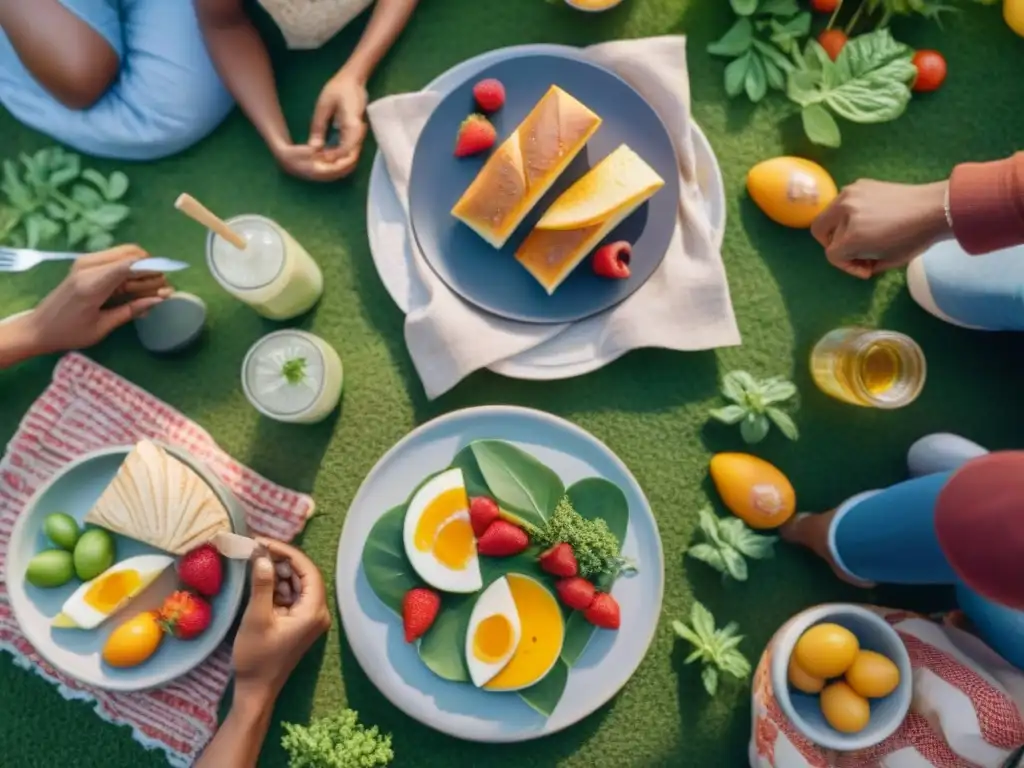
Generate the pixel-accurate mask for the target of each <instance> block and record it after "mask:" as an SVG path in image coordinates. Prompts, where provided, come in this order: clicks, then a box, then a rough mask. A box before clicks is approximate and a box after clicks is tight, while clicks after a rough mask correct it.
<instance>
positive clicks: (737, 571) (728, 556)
mask: <svg viewBox="0 0 1024 768" xmlns="http://www.w3.org/2000/svg"><path fill="white" fill-rule="evenodd" d="M721 554H722V560H724V561H725V568H726V571H727V572H728V574H729V575H730V576H732V577H733V578H734V579H736V581H746V580H747V561H746V560H744V559H743V555H741V554H740V553H739V552H737V551H736V550H735V549H733V548H732V547H728V546H726V547H722V549H721Z"/></svg>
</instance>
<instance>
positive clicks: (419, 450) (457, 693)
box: [336, 406, 665, 742]
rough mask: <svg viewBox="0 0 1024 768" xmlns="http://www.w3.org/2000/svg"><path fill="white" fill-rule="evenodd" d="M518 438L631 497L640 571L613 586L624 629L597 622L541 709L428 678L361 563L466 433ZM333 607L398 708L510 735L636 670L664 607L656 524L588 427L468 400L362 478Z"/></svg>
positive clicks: (481, 733)
mask: <svg viewBox="0 0 1024 768" xmlns="http://www.w3.org/2000/svg"><path fill="white" fill-rule="evenodd" d="M486 438H493V439H499V440H507V441H509V442H511V443H515V444H516V445H518V446H520V447H521V448H522V449H523V450H525V451H528V452H529V453H531V454H532V455H534V456H536V457H537V458H538V459H539V460H540V461H542V462H543V463H544V464H546V465H547V466H549V467H551V469H553V470H554V471H555V472H556V473H558V475H559V477H561V478H562V481H563V482H564V483H565V484H566V486H568V485H571V484H572V483H574V482H575V481H577V480H580V479H582V478H584V477H594V476H599V477H603V478H606V479H607V480H610V481H611V482H613V483H615V484H616V485H617V486H619V487H620V488H621V489H622V490H623V492H624V493H625V494H626V499H627V501H628V503H629V528H628V529H627V534H626V540H625V542H623V554H624V555H625V556H626V557H630V558H633V559H634V560H636V562H637V563H638V565H639V572H638V573H637V574H636V575H633V576H630V577H624V578H620V579H619V580H618V581H617V582H616V583H615V586H614V588H613V590H612V592H613V594H614V595H615V598H616V599H617V600H618V602H619V604H620V605H621V608H622V628H621V629H619V630H618V631H616V632H611V631H605V630H598V631H596V632H595V633H594V636H593V637H592V639H591V641H590V644H589V645H588V646H587V649H586V651H584V653H583V655H582V656H581V657H580V660H579V661H578V662H577V663H576V665H575V666H574V667H573V668H572V670H571V671H570V672H569V681H568V683H567V684H566V687H565V692H564V693H563V694H562V698H561V700H560V701H559V703H558V706H557V707H556V708H555V711H554V712H552V714H551V716H550V717H548V718H544V717H543V716H542V715H540V714H538V713H537V712H535V711H534V710H532V709H531V708H530V707H529V706H527V705H526V704H525V703H524V702H523V701H522V700H521V699H519V698H518V697H517V696H516V695H515V694H512V693H492V692H488V691H483V690H480V689H477V688H474V687H473V686H471V685H468V684H465V683H452V682H449V681H447V680H442V679H441V678H439V677H436V676H435V675H434V674H433V673H432V672H431V671H430V670H429V669H427V667H426V665H424V664H423V662H422V661H421V660H420V657H419V655H418V654H417V653H416V649H415V648H414V647H413V646H411V645H409V644H407V643H406V642H405V639H404V637H403V632H402V622H401V620H400V619H399V618H398V617H397V616H396V615H395V614H394V613H392V612H391V611H390V610H389V609H388V608H387V607H385V606H384V604H383V603H382V602H381V601H380V600H379V599H378V598H377V596H376V595H375V594H374V593H373V590H372V589H371V588H370V585H369V583H368V582H367V580H366V576H365V574H364V573H363V568H362V565H361V561H362V556H363V545H364V544H365V542H366V538H367V536H369V534H370V530H371V528H373V525H374V523H376V522H377V520H378V519H379V518H380V516H381V515H382V514H384V513H385V512H386V511H388V510H389V509H391V508H393V507H395V506H397V505H398V504H401V503H402V502H404V501H405V500H406V498H407V497H408V495H409V493H410V492H411V491H412V490H413V489H414V488H415V487H416V485H417V484H418V483H419V482H420V481H421V480H422V479H423V478H424V477H426V476H427V475H429V474H432V473H434V472H437V471H439V470H441V469H444V468H445V467H446V466H448V465H449V464H450V463H451V460H452V458H453V457H454V456H455V454H456V453H457V452H458V451H459V450H460V449H461V448H463V447H465V446H466V445H467V444H469V443H470V442H472V441H473V440H479V439H486ZM336 579H337V582H336V589H337V595H338V607H339V611H340V613H341V620H342V624H343V625H344V628H345V636H346V637H347V638H348V641H349V643H350V644H351V646H352V650H353V652H354V653H355V655H356V658H357V659H358V660H359V663H360V665H361V666H362V668H363V670H364V671H365V672H366V674H367V675H368V676H369V678H370V680H371V681H373V684H374V685H375V686H377V688H378V689H380V691H381V692H382V693H383V694H384V695H385V696H386V697H387V698H388V699H389V700H390V701H391V703H392V704H394V705H395V706H396V707H398V708H399V709H401V710H402V711H403V712H405V713H406V714H408V715H409V716H411V717H414V718H416V719H417V720H419V721H420V722H421V723H425V724H426V725H429V726H430V727H432V728H436V729H437V730H439V731H443V732H444V733H447V734H450V735H452V736H456V737H458V738H461V739H468V740H471V741H486V742H512V741H526V740H528V739H534V738H537V737H540V736H546V735H548V734H551V733H555V732H556V731H560V730H562V729H563V728H567V727H568V726H570V725H572V724H574V723H576V722H578V721H579V720H582V719H583V718H584V717H586V716H587V715H589V714H590V713H591V712H593V711H594V710H596V709H597V708H598V707H600V706H601V705H602V704H604V703H605V702H606V701H608V700H609V699H610V698H611V697H612V696H614V695H615V694H616V692H617V691H618V690H619V689H620V688H621V687H622V686H623V685H625V683H626V681H627V680H629V678H630V677H631V676H632V674H633V672H635V671H636V668H637V666H638V665H639V664H640V661H641V660H642V659H643V657H644V655H645V654H646V653H647V649H648V647H649V646H650V644H651V640H652V639H653V638H654V632H655V630H656V629H657V626H658V619H659V618H660V616H661V599H662V592H663V590H664V583H665V567H664V558H663V555H662V550H661V539H660V537H659V536H658V527H657V523H656V522H655V520H654V516H653V515H652V514H651V508H650V505H649V504H648V503H647V499H646V497H645V496H644V493H643V491H642V490H641V489H640V486H639V485H638V484H637V482H636V479H635V478H634V477H633V475H632V474H631V473H630V471H629V470H628V469H627V468H626V466H625V465H624V464H623V463H622V462H621V461H620V460H619V459H618V457H616V456H615V454H613V453H612V452H611V450H609V449H608V447H607V446H605V445H604V444H603V443H601V442H600V441H598V440H597V438H595V437H593V436H592V435H590V434H589V433H587V432H585V431H583V430H582V429H580V428H579V427H577V426H574V425H573V424H570V423H569V422H567V421H564V420H562V419H560V418H557V417H556V416H551V415H550V414H546V413H542V412H540V411H534V410H530V409H527V408H516V407H510V406H488V407H482V408H468V409H466V410H462V411H456V412H455V413H450V414H447V415H445V416H441V417H439V418H437V419H434V420H433V421H431V422H428V423H427V424H424V425H423V426H421V427H419V428H418V429H416V430H415V431H413V432H411V433H410V434H408V435H407V436H406V437H405V438H403V439H402V440H401V441H399V442H398V443H397V444H396V445H395V446H394V447H393V448H392V449H391V450H390V451H388V452H387V453H386V454H385V455H384V457H383V458H381V460H380V461H378V462H377V465H376V466H375V467H374V468H373V470H371V472H370V474H369V475H368V476H367V477H366V479H365V480H364V481H363V484H362V486H361V487H360V488H359V492H358V493H357V494H356V497H355V500H354V501H353V502H352V506H351V507H350V508H349V510H348V515H347V516H346V518H345V527H344V528H343V529H342V532H341V541H340V542H339V545H338V563H337V576H336Z"/></svg>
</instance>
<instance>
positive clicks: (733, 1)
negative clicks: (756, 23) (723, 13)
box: [729, 0, 758, 16]
mask: <svg viewBox="0 0 1024 768" xmlns="http://www.w3.org/2000/svg"><path fill="white" fill-rule="evenodd" d="M757 3H758V0H729V5H731V6H732V12H733V13H735V14H736V15H737V16H752V15H753V14H754V11H756V10H757Z"/></svg>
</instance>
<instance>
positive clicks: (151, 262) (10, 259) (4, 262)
mask: <svg viewBox="0 0 1024 768" xmlns="http://www.w3.org/2000/svg"><path fill="white" fill-rule="evenodd" d="M86 255H87V254H84V253H71V252H67V251H36V250H32V249H31V248H4V247H0V272H27V271H28V270H30V269H32V268H33V267H37V266H39V265H40V264H42V263H43V262H44V261H74V260H75V259H77V258H80V257H82V256H86ZM187 268H188V264H186V263H185V262H183V261H175V260H174V259H165V258H163V257H162V256H154V257H151V258H148V259H142V260H140V261H137V262H135V263H134V264H133V265H132V271H133V272H177V271H179V270H182V269H187Z"/></svg>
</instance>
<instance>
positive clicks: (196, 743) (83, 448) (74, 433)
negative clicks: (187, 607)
mask: <svg viewBox="0 0 1024 768" xmlns="http://www.w3.org/2000/svg"><path fill="white" fill-rule="evenodd" d="M144 438H149V439H154V440H159V441H162V442H164V443H167V444H169V445H173V446H176V447H179V448H182V449H184V450H186V451H188V452H189V453H190V454H191V455H193V456H195V457H196V458H197V459H200V460H201V461H203V462H204V463H205V464H206V466H207V467H208V468H209V469H210V471H211V472H213V474H214V475H216V476H217V477H218V478H219V479H220V481H221V482H222V483H224V485H225V486H226V487H227V488H229V489H230V490H231V491H233V492H234V493H235V495H236V496H238V498H239V499H240V500H241V502H242V504H243V505H244V507H245V509H246V512H247V517H248V522H249V526H250V528H252V530H253V531H254V532H256V533H259V534H262V535H265V536H269V537H272V538H276V539H280V540H283V541H290V540H291V539H292V538H294V536H295V535H296V534H297V533H298V532H299V531H300V530H302V527H303V525H305V522H306V520H307V519H308V518H309V516H310V515H311V514H312V512H313V508H314V505H313V500H312V498H310V497H309V496H307V495H304V494H300V493H296V492H295V491H290V490H288V489H287V488H282V487H281V486H279V485H276V484H275V483H272V482H270V481H269V480H267V479H265V478H263V477H261V476H260V475H258V474H256V473H255V472H253V471H252V470H251V469H248V468H247V467H244V466H242V465H241V464H239V463H238V462H236V461H235V460H234V459H232V458H231V457H230V456H228V455H227V454H226V453H224V451H222V450H221V449H220V448H218V447H217V444H216V443H215V442H214V441H213V438H211V437H210V435H209V434H207V433H206V432H205V431H204V430H203V429H202V428H201V427H199V426H198V425H197V424H195V423H194V422H192V421H189V420H188V419H186V418H185V417H184V416H183V415H182V414H180V413H179V412H178V411H176V410H174V409H173V408H171V407H170V406H168V405H167V404H165V403H163V402H161V401H160V400H157V399H156V398H155V397H153V396H152V395H150V394H148V393H146V392H144V391H143V390H141V389H139V388H138V387H136V386H135V385H133V384H130V383H129V382H127V381H125V380H124V379H122V378H121V377H119V376H117V375H116V374H114V373H112V372H111V371H108V370H107V369H106V368H103V367H102V366H99V365H97V364H96V363H94V362H92V361H91V360H89V359H87V358H85V357H83V356H81V355H78V354H70V355H67V356H65V357H64V358H63V359H62V360H61V361H60V362H59V363H58V364H57V367H56V369H55V371H54V374H53V383H52V384H51V385H50V386H49V387H48V388H47V389H46V391H45V392H43V394H42V396H41V397H40V398H39V399H38V400H36V402H35V403H34V404H33V405H32V407H31V408H30V409H29V412H28V413H27V414H26V415H25V418H24V419H23V420H22V422H21V426H20V428H19V429H18V432H17V434H15V436H14V438H13V439H12V440H11V442H10V443H9V444H8V446H7V452H6V454H5V455H4V457H3V460H2V461H0V648H2V649H3V650H6V651H9V652H10V653H11V654H13V656H14V661H15V663H17V664H18V665H20V666H23V667H25V668H26V669H30V670H33V671H35V672H36V673H38V674H39V675H41V676H42V677H43V678H45V679H46V680H49V681H50V682H52V683H54V684H56V685H57V686H58V688H59V690H60V692H61V694H62V695H63V696H64V697H65V698H68V699H83V700H86V701H92V702H94V703H95V705H96V707H95V708H96V713H97V714H98V715H99V716H100V717H102V718H103V719H104V720H107V721H109V722H111V723H115V724H117V725H127V726H130V727H131V729H132V733H133V735H134V736H135V738H136V740H137V741H139V742H140V743H141V744H143V745H144V746H146V747H148V748H151V749H162V750H164V752H165V753H166V754H167V759H168V761H169V762H170V763H171V765H174V766H186V765H191V764H192V763H193V762H194V761H195V759H196V757H198V755H199V753H200V752H201V751H202V749H203V747H204V746H205V745H206V743H207V742H208V741H209V740H210V738H211V737H212V736H213V733H214V731H216V729H217V707H218V704H219V702H220V699H221V697H222V696H223V695H224V691H225V688H226V687H227V684H228V680H229V678H230V676H231V647H230V645H229V644H228V643H227V642H225V643H223V644H222V645H221V647H220V648H218V649H217V651H216V652H215V653H214V654H213V655H212V656H211V657H210V658H209V659H207V660H206V661H205V662H204V663H203V664H201V665H200V666H198V667H196V668H195V669H194V670H193V671H192V672H190V673H189V674H187V675H185V676H184V677H181V678H179V679H177V680H175V681H174V682H172V683H170V684H169V685H167V686H166V687H164V688H161V689H159V690H153V691H145V692H142V693H127V694H126V693H111V692H107V691H101V690H96V689H93V688H89V687H86V686H83V685H81V684H80V683H78V682H76V681H75V680H73V679H71V678H69V677H67V676H65V675H63V674H62V673H60V672H58V671H57V670H55V669H53V668H52V667H51V666H49V665H48V664H47V663H46V662H45V661H44V660H43V659H41V658H40V657H39V655H38V654H37V653H36V652H35V650H34V649H33V648H32V646H31V645H30V644H29V643H28V641H27V640H26V639H25V637H24V635H22V633H21V631H20V630H19V628H18V625H17V622H16V621H15V619H14V616H13V614H12V612H11V606H10V602H9V600H8V597H7V584H6V580H4V579H3V577H2V574H3V568H4V563H5V561H6V557H7V548H8V546H9V544H10V536H11V529H12V527H13V525H14V521H15V519H16V518H17V517H18V515H19V514H21V512H22V510H23V509H24V508H25V506H26V504H27V503H28V501H29V499H30V498H31V496H32V494H33V493H34V492H35V490H36V489H37V488H39V487H40V485H42V484H43V483H44V482H45V481H46V480H47V479H48V478H49V477H50V476H51V475H53V474H54V473H55V472H57V471H58V470H59V469H60V468H61V467H62V466H63V465H65V464H66V463H67V462H69V461H71V460H72V459H74V458H76V457H78V456H80V455H82V454H84V453H86V452H88V451H91V450H94V449H97V448H103V447H109V446H112V445H131V444H134V443H135V442H137V441H138V440H140V439H144Z"/></svg>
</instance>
